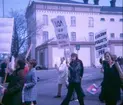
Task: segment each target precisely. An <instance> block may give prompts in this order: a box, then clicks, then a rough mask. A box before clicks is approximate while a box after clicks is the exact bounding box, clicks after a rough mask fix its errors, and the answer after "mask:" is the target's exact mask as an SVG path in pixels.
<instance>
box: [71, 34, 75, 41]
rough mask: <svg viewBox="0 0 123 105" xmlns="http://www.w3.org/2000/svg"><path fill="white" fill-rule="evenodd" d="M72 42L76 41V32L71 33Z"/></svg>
mask: <svg viewBox="0 0 123 105" xmlns="http://www.w3.org/2000/svg"><path fill="white" fill-rule="evenodd" d="M71 41H76V32H71Z"/></svg>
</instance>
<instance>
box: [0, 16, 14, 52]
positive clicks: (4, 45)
mask: <svg viewBox="0 0 123 105" xmlns="http://www.w3.org/2000/svg"><path fill="white" fill-rule="evenodd" d="M13 32H14V18H0V54H10V53H11V43H12V35H13Z"/></svg>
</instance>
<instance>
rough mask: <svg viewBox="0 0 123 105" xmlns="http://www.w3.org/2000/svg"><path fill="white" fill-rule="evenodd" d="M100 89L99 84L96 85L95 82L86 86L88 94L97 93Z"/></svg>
mask: <svg viewBox="0 0 123 105" xmlns="http://www.w3.org/2000/svg"><path fill="white" fill-rule="evenodd" d="M99 89H100V86H97V85H96V84H92V85H91V86H89V87H88V88H87V91H88V92H89V93H90V94H93V95H95V94H96V93H98V91H99Z"/></svg>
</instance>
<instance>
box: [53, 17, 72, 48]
mask: <svg viewBox="0 0 123 105" xmlns="http://www.w3.org/2000/svg"><path fill="white" fill-rule="evenodd" d="M51 21H52V23H53V26H54V28H55V34H56V38H57V43H58V45H59V47H60V48H65V47H69V46H70V42H69V36H68V32H67V25H66V22H65V18H64V16H58V17H57V18H54V19H52V20H51Z"/></svg>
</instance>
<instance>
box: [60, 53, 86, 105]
mask: <svg viewBox="0 0 123 105" xmlns="http://www.w3.org/2000/svg"><path fill="white" fill-rule="evenodd" d="M67 66H68V70H69V77H68V81H69V86H68V92H67V96H66V98H65V99H64V100H63V102H62V103H61V105H69V102H70V100H71V97H72V94H73V92H74V90H75V92H76V93H77V97H78V100H79V103H80V105H84V96H85V95H84V92H83V90H82V88H81V79H82V77H83V71H84V67H83V63H82V61H81V60H79V59H78V55H77V54H76V53H72V54H71V62H70V64H69V65H67Z"/></svg>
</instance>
